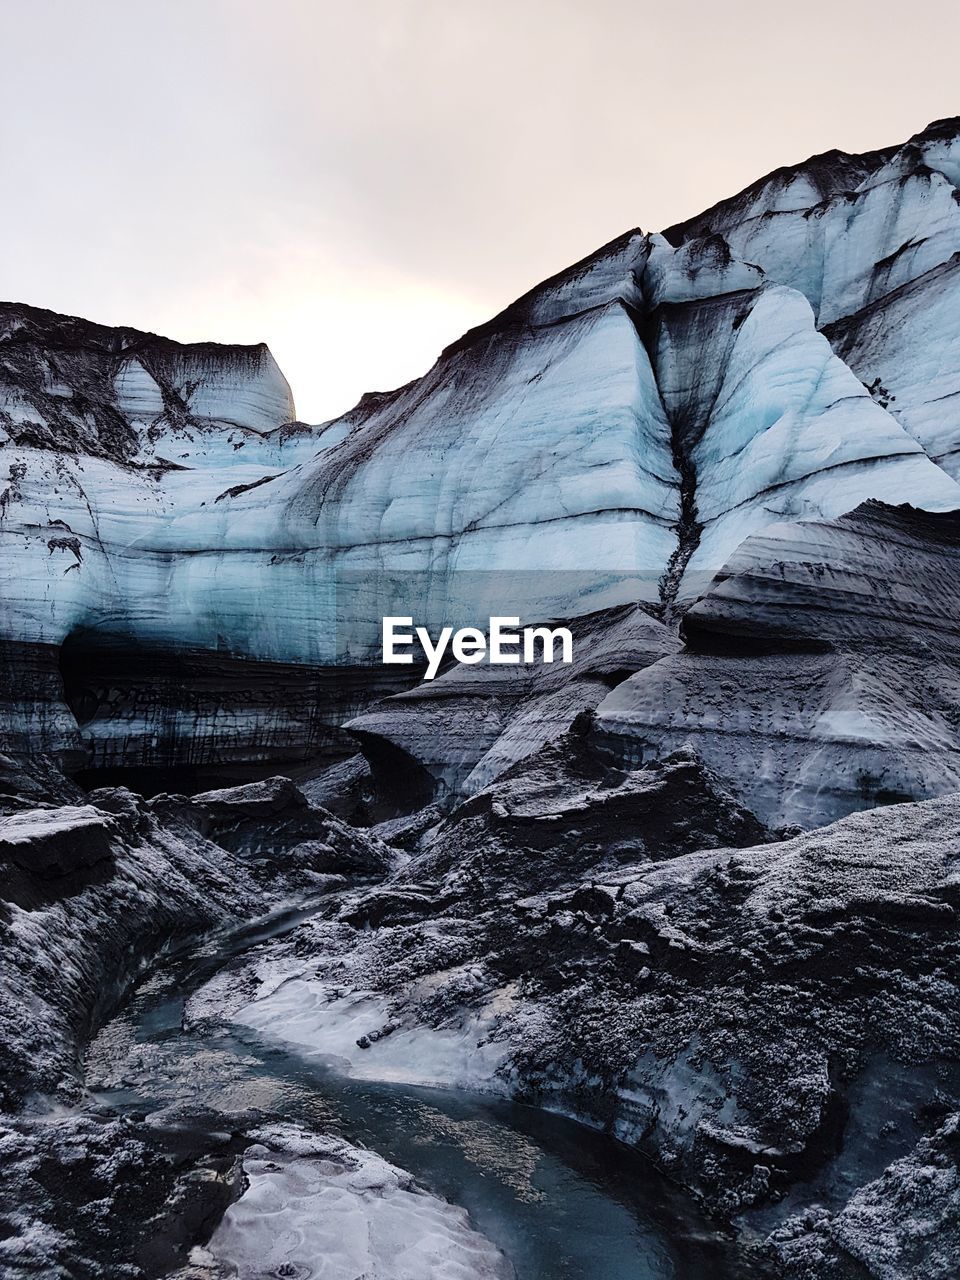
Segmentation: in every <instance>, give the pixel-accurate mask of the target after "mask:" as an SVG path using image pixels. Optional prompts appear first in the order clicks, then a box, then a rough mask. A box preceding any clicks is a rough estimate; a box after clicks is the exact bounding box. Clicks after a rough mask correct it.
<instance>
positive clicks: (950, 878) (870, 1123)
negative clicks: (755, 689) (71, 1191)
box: [190, 740, 960, 1275]
mask: <svg viewBox="0 0 960 1280" xmlns="http://www.w3.org/2000/svg"><path fill="white" fill-rule="evenodd" d="M958 831H960V805H958V803H957V800H956V797H955V796H954V797H948V798H945V799H942V800H931V801H928V802H926V803H924V804H912V805H899V806H893V807H890V808H886V809H879V810H876V811H874V812H870V813H862V814H857V815H854V816H852V817H849V818H846V819H844V820H842V821H841V822H839V823H837V824H835V825H833V826H830V827H826V828H823V829H822V830H820V831H817V832H815V833H811V834H806V835H800V836H796V837H794V838H792V839H789V840H781V841H775V842H771V841H770V840H769V839H768V840H766V841H764V842H763V843H760V844H753V845H751V846H750V847H746V848H739V849H736V848H731V847H730V844H731V843H733V842H738V843H740V844H741V845H743V844H746V843H747V842H749V841H751V840H756V838H757V835H758V833H759V832H760V828H759V827H758V826H757V824H756V822H755V820H754V819H753V818H752V817H751V816H750V815H749V814H747V813H745V812H744V811H743V810H740V809H738V808H737V806H736V804H735V802H733V801H732V799H731V798H730V797H729V796H725V795H724V793H723V792H722V790H720V789H719V788H718V784H717V783H716V781H715V780H713V779H711V777H710V775H709V773H707V772H706V771H704V770H703V768H702V766H700V765H699V764H698V763H697V761H696V760H695V759H694V758H689V757H686V758H680V759H677V760H675V761H665V762H664V763H663V764H662V766H660V767H659V768H651V769H649V770H641V771H638V772H636V773H627V774H619V775H617V774H615V773H614V772H612V771H611V770H610V769H609V767H608V766H605V765H604V764H603V763H602V761H598V760H596V759H594V758H592V756H591V753H590V751H589V747H588V744H587V741H586V740H583V741H582V742H581V744H580V746H579V747H576V746H573V745H572V744H570V743H563V744H561V745H558V747H557V748H556V749H555V750H554V749H548V751H547V752H546V753H544V754H543V756H542V758H538V759H536V760H532V759H528V760H527V761H525V762H523V763H521V764H518V765H516V766H514V768H513V769H512V770H511V771H509V772H508V774H507V775H505V776H504V777H503V778H501V779H500V780H499V782H498V783H497V784H495V785H494V786H493V787H491V788H490V789H489V790H487V791H485V792H482V793H480V794H479V795H478V796H477V797H475V798H473V799H471V800H468V801H466V802H465V803H464V804H463V805H462V806H460V808H459V809H457V810H455V811H454V812H453V813H452V814H451V815H450V816H449V817H448V818H447V819H446V820H445V821H444V822H442V823H441V824H440V826H439V827H438V828H435V829H434V830H433V831H431V832H429V833H427V835H426V836H425V837H424V839H423V841H422V844H421V849H420V852H419V853H416V854H415V855H414V857H413V858H412V859H411V860H410V861H409V862H408V863H406V864H405V865H404V866H403V867H402V868H401V869H400V870H398V872H397V873H396V874H395V876H394V877H393V879H392V880H388V882H387V883H386V884H385V885H383V886H380V887H378V888H377V889H375V890H374V891H372V892H371V891H363V892H362V893H359V894H357V895H355V897H354V898H353V899H352V900H347V901H346V902H345V903H344V905H343V906H342V907H341V908H340V909H339V911H338V912H337V913H333V914H329V915H327V916H326V917H324V916H323V915H322V914H321V915H320V916H318V917H315V918H314V919H312V920H311V921H309V922H307V923H305V924H303V925H301V926H300V927H299V929H298V930H297V931H295V932H294V933H293V934H291V935H290V936H289V938H288V939H286V940H284V941H282V942H279V943H275V944H272V945H269V946H268V947H266V948H265V949H264V950H263V951H261V952H260V953H258V954H256V953H255V954H254V955H252V956H251V957H250V958H249V960H248V962H247V964H246V965H245V966H244V967H243V968H242V969H241V970H240V971H239V972H237V971H234V972H233V973H232V974H231V975H230V977H229V981H228V982H218V981H215V982H214V983H212V984H211V985H210V986H209V987H208V988H207V989H206V990H205V991H203V992H201V993H200V994H199V996H197V997H196V998H195V999H194V1001H193V1002H192V1003H191V1006H190V1008H191V1014H190V1016H191V1017H193V1018H194V1019H196V1018H198V1017H210V1016H211V1015H212V1014H215V1013H218V1014H219V1015H220V1016H222V1015H223V1013H225V1012H226V1013H228V1014H229V1015H230V1016H232V1017H234V1018H235V1019H237V1020H238V1021H239V1022H241V1023H247V1024H249V1025H251V1026H255V1027H257V1028H258V1029H259V1031H260V1033H261V1034H266V1035H268V1036H272V1037H275V1038H277V1039H280V1040H283V1039H284V1038H287V1039H289V1040H290V1041H293V1042H296V1043H298V1044H301V1045H309V1046H310V1047H313V1048H321V1047H323V1048H324V1049H325V1050H326V1051H327V1052H332V1053H335V1054H337V1055H339V1056H340V1057H341V1058H342V1059H345V1060H346V1062H347V1063H348V1064H349V1069H350V1070H353V1071H355V1072H357V1073H358V1074H360V1075H362V1076H363V1077H367V1078H369V1077H371V1076H373V1077H374V1078H376V1077H377V1076H378V1075H382V1076H383V1078H387V1079H391V1078H403V1079H406V1080H408V1081H409V1080H416V1079H417V1078H418V1077H417V1074H416V1073H417V1071H418V1070H419V1071H421V1072H426V1073H429V1072H431V1071H433V1072H435V1073H439V1075H434V1076H433V1077H432V1082H442V1081H443V1079H444V1078H445V1077H444V1072H450V1073H452V1074H453V1078H454V1079H455V1080H456V1082H458V1083H461V1084H466V1083H472V1084H473V1086H474V1087H477V1086H479V1085H482V1086H483V1087H486V1088H494V1089H500V1090H503V1091H507V1092H509V1093H511V1094H513V1095H514V1096H518V1097H521V1098H523V1099H524V1100H526V1101H531V1102H536V1103H538V1104H539V1105H542V1106H548V1107H553V1108H557V1109H561V1110H564V1111H567V1112H570V1113H573V1114H575V1115H577V1116H579V1117H581V1118H583V1119H585V1120H587V1121H588V1122H590V1123H592V1124H595V1125H601V1126H603V1127H606V1128H608V1129H609V1131H610V1132H611V1133H613V1134H615V1135H617V1136H618V1137H619V1138H621V1139H622V1140H624V1141H626V1142H629V1143H631V1144H635V1145H637V1146H639V1147H641V1148H642V1149H643V1150H645V1151H647V1152H648V1153H649V1154H651V1155H652V1156H653V1157H654V1158H655V1159H657V1160H658V1161H659V1162H660V1163H661V1164H662V1166H663V1167H664V1168H666V1169H668V1170H669V1171H670V1172H671V1174H672V1175H673V1176H675V1177H677V1178H679V1179H680V1180H681V1181H682V1182H684V1183H685V1184H686V1185H688V1186H692V1187H694V1188H696V1189H697V1191H698V1192H699V1194H700V1195H701V1196H702V1197H703V1198H704V1199H705V1201H706V1202H707V1203H708V1204H709V1205H710V1206H711V1207H712V1208H713V1209H714V1210H715V1211H716V1212H718V1213H720V1214H722V1215H724V1216H726V1217H728V1218H731V1219H733V1220H736V1221H738V1222H739V1223H740V1224H741V1226H743V1227H745V1228H746V1227H749V1229H750V1230H751V1231H752V1232H754V1233H759V1235H761V1236H763V1237H769V1245H768V1247H769V1248H770V1249H771V1250H773V1251H775V1252H777V1253H778V1256H780V1257H781V1258H787V1257H794V1258H796V1259H802V1258H804V1257H806V1256H807V1255H808V1254H809V1253H810V1251H811V1250H813V1249H814V1245H817V1247H821V1246H822V1248H823V1251H824V1253H826V1252H828V1249H827V1245H828V1244H830V1242H832V1244H830V1247H834V1245H835V1246H836V1247H837V1248H838V1249H840V1251H841V1252H842V1253H843V1255H844V1256H850V1257H857V1258H861V1259H862V1260H863V1261H865V1262H867V1263H868V1265H869V1262H870V1250H871V1249H875V1248H876V1247H879V1246H876V1245H868V1244H866V1243H864V1242H863V1241H862V1239H861V1243H860V1244H859V1245H855V1244H854V1243H853V1242H854V1240H855V1237H856V1232H857V1230H860V1231H861V1233H862V1225H861V1226H860V1227H859V1228H858V1227H857V1226H856V1224H857V1223H859V1224H863V1223H864V1221H865V1220H866V1216H867V1215H869V1214H870V1212H871V1210H870V1209H869V1208H868V1206H869V1205H870V1204H879V1203H880V1202H881V1201H883V1202H884V1204H885V1207H884V1209H882V1210H877V1212H878V1213H881V1214H884V1215H888V1217H889V1221H890V1224H891V1232H893V1233H894V1234H895V1233H896V1230H897V1228H896V1227H895V1226H894V1222H895V1218H896V1215H895V1212H894V1209H893V1207H892V1204H893V1201H892V1200H891V1201H885V1200H884V1197H885V1196H886V1194H887V1193H886V1191H884V1190H881V1189H880V1188H881V1187H882V1186H887V1187H888V1188H890V1189H891V1195H893V1194H894V1193H893V1189H894V1188H896V1187H902V1190H897V1191H896V1192H895V1196H899V1197H901V1198H902V1200H903V1203H904V1205H905V1206H906V1205H907V1202H908V1201H911V1197H912V1204H913V1207H911V1208H910V1209H909V1213H910V1215H914V1214H915V1213H916V1214H921V1204H922V1206H923V1208H922V1216H923V1217H924V1218H925V1219H927V1220H929V1221H931V1222H932V1221H937V1220H942V1221H944V1222H947V1221H949V1220H950V1214H951V1212H952V1209H951V1206H952V1203H953V1198H955V1183H956V1177H955V1156H954V1155H951V1154H950V1152H952V1148H951V1147H950V1146H949V1142H948V1131H947V1130H944V1131H943V1133H942V1134H938V1133H937V1129H938V1126H939V1125H940V1124H942V1123H943V1117H944V1115H945V1113H946V1112H948V1111H949V1110H950V1109H951V1107H953V1108H955V1107H956V1105H957V1102H958V1100H960V1023H958V1020H957V1014H956V1010H957V1007H958V1004H957V984H958V982H960V970H958V968H957V956H958V950H957V910H958V907H960V899H958V897H957V893H956V882H957V866H956V861H957V860H956V842H957V835H958ZM711 843H713V844H717V843H719V844H721V845H726V847H719V848H716V847H714V848H710V847H704V846H708V845H709V844H711ZM698 846H699V847H698ZM360 1031H363V1034H362V1035H361V1036H360V1038H359V1039H358V1040H355V1041H351V1040H350V1038H349V1037H350V1035H351V1034H353V1035H354V1036H357V1034H358V1033H359V1032H360ZM401 1071H403V1072H405V1074H403V1075H398V1074H397V1073H399V1072H401ZM411 1073H412V1074H411ZM950 1132H952V1130H951V1131H950ZM898 1162H900V1163H898ZM903 1162H906V1163H905V1164H904V1163H903ZM924 1162H925V1163H927V1164H930V1165H931V1166H932V1167H933V1168H934V1169H935V1170H936V1169H937V1168H939V1169H940V1170H941V1172H933V1173H931V1174H930V1175H929V1176H927V1175H922V1174H919V1173H918V1174H916V1175H914V1174H910V1173H909V1172H908V1171H909V1169H910V1168H912V1167H915V1166H917V1165H918V1164H921V1163H924ZM888 1166H889V1169H890V1171H889V1172H887V1173H884V1170H885V1169H887V1168H888ZM878 1180H879V1181H878ZM907 1183H910V1186H909V1187H908V1186H907V1185H906V1184H907ZM815 1204H816V1205H819V1206H821V1208H820V1209H818V1210H816V1211H812V1213H813V1216H812V1217H811V1216H810V1215H809V1213H808V1214H807V1216H806V1217H804V1216H803V1215H804V1213H807V1210H808V1209H809V1207H810V1206H812V1205H815ZM905 1212H907V1210H906V1208H905ZM818 1214H819V1215H820V1216H819V1217H818V1216H817V1215H818ZM911 1220H913V1219H912V1218H911ZM831 1223H833V1224H834V1225H831ZM806 1237H811V1239H810V1240H808V1239H806ZM811 1240H812V1243H811ZM798 1242H799V1243H798ZM817 1242H819V1243H817ZM897 1247H898V1249H901V1250H902V1251H903V1270H902V1273H901V1272H898V1273H896V1274H903V1275H916V1274H919V1273H918V1272H917V1270H916V1263H915V1260H914V1261H913V1262H911V1261H910V1259H911V1258H915V1253H916V1250H917V1248H919V1246H918V1245H916V1244H911V1243H909V1242H908V1236H907V1235H906V1234H905V1235H904V1236H903V1239H902V1241H901V1243H899V1244H898V1245H897ZM911 1249H912V1250H914V1253H911V1252H910V1251H911ZM942 1256H943V1257H946V1256H948V1250H944V1252H943V1254H942ZM791 1265H793V1263H791ZM799 1265H800V1264H799V1262H798V1263H797V1266H799ZM825 1265H826V1264H824V1266H825ZM911 1268H912V1269H911ZM790 1274H793V1272H790ZM796 1274H798V1275H799V1274H810V1275H828V1274H833V1272H831V1271H829V1270H827V1269H821V1270H817V1269H816V1268H813V1269H811V1270H810V1271H809V1272H803V1271H802V1269H800V1270H797V1271H796ZM837 1274H844V1273H843V1272H842V1271H841V1272H837ZM871 1274H874V1272H871ZM875 1274H878V1275H879V1274H881V1272H879V1271H878V1272H875ZM934 1274H937V1275H946V1274H948V1272H947V1271H944V1270H943V1268H942V1267H941V1268H940V1269H939V1270H936V1271H935V1272H934Z"/></svg>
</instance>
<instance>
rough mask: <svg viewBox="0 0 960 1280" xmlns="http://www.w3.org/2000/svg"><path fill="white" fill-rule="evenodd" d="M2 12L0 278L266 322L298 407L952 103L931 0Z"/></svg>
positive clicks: (132, 314) (276, 1)
mask: <svg viewBox="0 0 960 1280" xmlns="http://www.w3.org/2000/svg"><path fill="white" fill-rule="evenodd" d="M0 19H2V28H0V30H2V45H0V48H2V54H0V57H2V62H3V65H2V76H0V161H2V170H0V172H2V176H3V186H4V194H3V199H2V202H0V296H2V297H3V298H6V299H12V300H16V301H21V302H30V303H33V304H34V305H37V306H45V307H50V308H53V309H54V310H58V311H65V312H68V313H71V314H76V315H83V316H86V317H88V318H90V319H93V320H98V321H101V322H103V323H107V324H129V325H134V326H136V327H139V328H144V329H151V330H154V331H156V332H160V333H165V334H167V335H169V336H170V337H174V338H178V339H180V340H182V341H193V340H199V339H214V340H217V341H221V342H258V341H266V342H268V343H269V345H270V347H271V348H272V350H273V352H274V354H275V356H276V357H277V359H278V361H279V362H280V365H281V367H282V368H283V370H284V372H285V373H286V375H287V378H288V379H289V381H290V384H291V386H292V388H293V392H294V396H295V398H296V402H297V409H298V413H299V416H300V417H301V418H303V419H304V420H306V421H312V422H318V421H322V420H323V419H326V418H329V417H333V416H335V415H337V414H339V413H341V412H343V411H345V410H346V409H348V408H349V407H350V406H351V405H352V404H353V403H354V402H355V401H356V400H357V399H358V397H359V395H360V394H361V393H362V392H363V391H365V390H384V389H387V388H389V387H392V386H396V385H398V384H400V383H402V382H405V381H407V380H408V379H410V378H411V377H414V376H416V375H417V374H419V373H422V372H423V371H424V370H425V369H426V368H427V367H429V365H430V364H431V363H432V362H433V359H434V358H435V357H436V355H437V354H438V352H439V350H440V348H441V347H443V346H444V345H446V344H447V343H448V342H450V341H452V340H453V339H455V338H456V337H458V336H459V335H460V334H461V333H462V332H463V331H464V330H465V329H467V328H468V327H470V326H471V325H473V324H476V323H478V322H480V321H482V320H484V319H485V318H487V317H488V316H489V315H491V314H493V313H494V312H496V311H498V310H499V309H500V308H501V307H503V306H505V305H506V304H507V303H509V302H510V301H511V300H512V299H513V298H515V297H516V296H517V295H519V294H520V293H522V292H524V290H526V289H527V288H529V287H530V286H531V285H532V284H534V283H536V281H537V280H539V279H542V278H543V277H545V276H547V275H550V274H552V273H553V272H554V271H557V270H559V269H560V268H562V267H563V266H565V265H567V264H568V263H570V262H573V261H575V260H576V259H578V258H580V257H583V256H584V255H585V254H587V253H589V252H590V251H591V250H592V249H594V248H596V247H597V246H599V245H600V244H602V243H603V242H605V241H606V240H609V239H611V238H612V237H613V236H615V235H618V234H619V233H620V232H622V231H624V230H626V229H627V228H628V227H631V226H635V225H639V226H642V227H643V228H644V229H645V230H659V229H660V228H662V227H664V226H666V225H668V224H669V223H671V222H674V221H677V220H678V219H681V218H684V217H688V216H690V215H692V214H693V213H696V212H698V211H699V210H700V209H702V208H704V207H706V206H707V205H709V204H711V203H713V202H714V201H715V200H717V199H719V198H721V197H722V196H725V195H729V194H732V193H733V192H734V191H736V190H738V189H739V188H741V187H743V186H745V185H746V184H747V183H749V182H751V181H752V180H753V179H755V178H757V177H759V176H760V175H761V174H763V173H765V172H767V171H769V170H770V169H773V168H776V167H777V166H778V165H781V164H786V163H792V162H795V161H798V160H801V159H803V158H804V157H806V156H808V155H810V154H812V153H814V152H818V151H823V150H826V149H828V148H830V147H834V146H835V147H839V148H842V149H844V150H849V151H862V150H866V149H869V148H873V147H877V146H883V145H887V144H889V143H892V142H897V141H902V140H904V139H906V138H907V137H908V136H909V135H910V134H912V133H914V132H916V131H917V130H919V129H921V128H922V127H923V126H924V125H925V124H926V123H928V121H930V120H932V119H935V118H938V117H942V116H946V115H951V114H957V113H958V112H960V91H958V90H957V88H956V85H957V77H956V70H955V63H956V50H957V48H958V47H960V12H958V7H957V6H955V5H950V4H947V3H945V2H940V0H938V2H937V3H931V2H929V0H916V2H915V3H913V4H911V5H910V6H909V7H908V8H904V6H903V5H902V4H899V3H898V4H896V5H895V4H893V3H888V2H887V0H874V2H873V3H860V2H859V0H857V2H855V3H850V2H846V0H836V2H834V3H826V2H825V0H808V3H806V4H804V5H803V6H795V7H791V8H789V9H788V8H786V7H785V6H780V5H774V4H770V3H769V0H731V2H730V3H728V4H727V5H724V6H714V5H709V4H707V3H705V2H704V0H696V2H695V3H691V2H690V0H676V2H674V3H671V4H669V5H667V4H661V5H653V4H647V3H644V2H643V0H641V2H639V3H630V2H629V0H510V2H507V0H485V2H484V3H483V4H480V5H478V4H476V3H472V2H467V0H446V2H443V0H353V2H352V3H332V2H328V0H312V2H311V0H271V3H269V4H267V3H265V2H264V0H261V2H259V3H253V2H252V0H158V2H157V3H153V4H149V5H147V4H135V3H130V2H129V0H82V2H81V3H77V2H72V0H0Z"/></svg>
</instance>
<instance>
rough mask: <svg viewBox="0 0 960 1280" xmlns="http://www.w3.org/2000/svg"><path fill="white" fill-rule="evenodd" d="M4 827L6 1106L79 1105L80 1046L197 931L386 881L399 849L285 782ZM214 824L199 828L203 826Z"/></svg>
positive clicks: (108, 803)
mask: <svg viewBox="0 0 960 1280" xmlns="http://www.w3.org/2000/svg"><path fill="white" fill-rule="evenodd" d="M89 801H90V802H89V803H88V804H86V805H84V806H75V805H68V806H60V807H58V808H45V809H37V810H25V811H22V812H19V813H15V814H14V815H12V816H10V817H7V818H0V1102H2V1105H3V1106H5V1107H11V1106H15V1105H17V1104H18V1103H20V1102H22V1101H23V1099H24V1098H25V1097H26V1096H28V1095H30V1094H31V1093H44V1094H54V1095H57V1096H59V1097H61V1098H65V1099H69V1100H74V1099H76V1097H77V1096H78V1089H79V1086H78V1081H77V1069H78V1054H79V1052H80V1050H81V1048H82V1045H83V1043H84V1042H85V1040H86V1038H87V1037H88V1036H89V1034H90V1032H91V1031H92V1030H93V1029H94V1028H95V1026H96V1024H97V1023H98V1022H99V1021H100V1020H101V1019H102V1017H103V1016H104V1014H105V1013H106V1012H107V1011H109V1009H110V1008H111V1007H112V1005H113V1004H115V1003H116V1001H117V1000H118V999H119V998H120V996H121V995H122V994H123V992H124V991H125V990H127V989H128V988H129V986H130V985H131V984H132V983H133V982H134V981H135V979H136V978H137V977H138V975H139V974H140V973H142V971H143V969H144V967H145V966H146V965H147V964H148V963H150V962H151V961H152V960H153V959H155V958H156V956H157V955H158V954H159V953H161V952H162V951H164V950H165V949H168V948H170V947H171V946H175V945H177V944H178V943H179V942H183V941H185V940H186V939H188V938H189V937H191V936H192V935H195V934H196V933H197V932H199V931H201V930H204V929H210V928H212V927H214V926H217V925H220V924H223V923H226V922H230V921H238V920H241V919H244V918H249V917H254V916H257V915H262V914H264V913H265V912H266V911H267V910H268V909H269V906H270V905H271V903H276V902H277V901H279V900H281V899H283V898H286V897H290V896H291V895H297V896H298V897H299V898H303V897H307V896H310V895H315V894H317V893H320V892H321V891H322V890H324V889H325V888H329V887H330V886H331V885H334V884H342V883H343V877H344V875H352V876H357V877H359V878H369V877H371V876H374V875H377V874H380V873H382V871H383V869H384V868H385V866H386V865H387V864H388V862H389V861H390V857H391V854H390V851H389V849H388V848H387V847H386V846H385V845H383V844H382V843H381V842H379V841H378V840H377V839H376V838H375V837H373V836H371V835H367V834H365V833H362V832H354V831H352V830H351V829H349V828H347V827H346V826H345V825H344V824H343V823H341V822H340V821H339V820H337V819H335V818H333V817H332V815H330V814H327V813H325V812H324V811H323V810H319V809H313V808H312V807H311V806H310V805H309V804H308V803H307V801H306V799H305V798H304V797H303V796H302V795H301V794H300V793H299V792H298V791H297V790H296V788H295V787H294V786H293V784H292V783H289V781H288V780H286V779H280V780H275V781H274V782H273V783H261V784H256V785H254V786H251V787H249V788H241V789H239V794H238V793H237V792H225V793H215V794H214V795H213V796H212V797H207V798H205V800H204V801H203V802H202V803H201V802H192V801H188V800H186V799H184V798H181V800H180V801H177V800H176V799H173V798H170V797H164V798H163V800H162V802H158V804H157V805H156V807H155V808H152V807H151V806H150V805H148V804H146V803H145V802H144V801H143V800H142V799H141V798H140V797H138V796H135V795H133V794H132V793H131V792H129V791H124V790H122V789H114V790H101V791H96V792H93V793H92V794H91V796H90V797H89ZM201 828H203V830H201Z"/></svg>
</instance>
